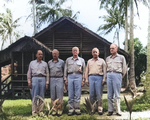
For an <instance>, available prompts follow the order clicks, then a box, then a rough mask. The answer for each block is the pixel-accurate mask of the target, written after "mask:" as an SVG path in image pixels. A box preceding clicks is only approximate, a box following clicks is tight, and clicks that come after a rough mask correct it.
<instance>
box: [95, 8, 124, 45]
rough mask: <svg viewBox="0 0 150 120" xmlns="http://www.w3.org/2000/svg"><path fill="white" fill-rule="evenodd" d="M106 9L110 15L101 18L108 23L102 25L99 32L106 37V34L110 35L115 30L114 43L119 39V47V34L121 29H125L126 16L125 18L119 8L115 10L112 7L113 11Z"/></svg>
mask: <svg viewBox="0 0 150 120" xmlns="http://www.w3.org/2000/svg"><path fill="white" fill-rule="evenodd" d="M105 9H106V11H107V13H108V15H104V16H102V17H99V18H102V19H103V20H104V21H105V22H106V23H105V24H103V25H101V26H100V27H99V28H98V31H102V32H101V33H102V34H105V35H106V34H108V33H110V32H111V31H112V30H113V29H115V33H114V41H113V43H114V42H115V39H116V38H117V40H118V46H119V45H120V43H119V32H120V30H121V29H124V28H125V20H124V16H123V14H122V12H120V11H119V8H118V7H115V8H113V7H112V8H111V9H109V8H105Z"/></svg>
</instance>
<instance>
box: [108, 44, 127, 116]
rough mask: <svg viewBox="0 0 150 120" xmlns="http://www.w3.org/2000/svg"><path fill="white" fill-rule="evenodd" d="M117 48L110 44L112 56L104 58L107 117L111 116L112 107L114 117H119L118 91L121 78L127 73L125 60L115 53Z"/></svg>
mask: <svg viewBox="0 0 150 120" xmlns="http://www.w3.org/2000/svg"><path fill="white" fill-rule="evenodd" d="M117 50H118V46H117V45H116V44H111V46H110V53H111V54H112V55H110V56H108V57H107V58H106V67H107V89H108V114H107V115H108V116H111V115H112V114H113V111H114V110H115V109H114V106H113V103H114V104H115V107H116V115H118V116H121V110H120V90H121V84H122V78H123V77H124V76H125V74H126V71H127V66H126V60H125V58H124V56H123V55H120V54H118V53H117Z"/></svg>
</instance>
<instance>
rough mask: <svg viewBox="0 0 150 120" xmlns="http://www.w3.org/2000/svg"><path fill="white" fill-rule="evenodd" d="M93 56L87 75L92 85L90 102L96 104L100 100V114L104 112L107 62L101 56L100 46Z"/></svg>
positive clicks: (87, 68)
mask: <svg viewBox="0 0 150 120" xmlns="http://www.w3.org/2000/svg"><path fill="white" fill-rule="evenodd" d="M92 55H93V58H92V59H90V60H88V62H87V67H86V72H85V77H86V83H89V87H90V102H91V103H92V104H94V103H95V102H96V101H98V114H100V115H102V114H103V105H102V93H103V86H102V84H103V83H105V78H106V63H105V61H104V60H103V59H102V58H99V50H98V48H93V50H92Z"/></svg>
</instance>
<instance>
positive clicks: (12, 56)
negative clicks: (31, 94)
mask: <svg viewBox="0 0 150 120" xmlns="http://www.w3.org/2000/svg"><path fill="white" fill-rule="evenodd" d="M11 74H14V53H13V52H12V54H11ZM13 79H14V76H13V75H12V76H11V80H12V81H13ZM13 84H14V83H12V86H11V89H12V98H13V99H14V98H15V96H14V95H15V94H14V89H13Z"/></svg>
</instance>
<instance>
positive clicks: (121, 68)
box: [106, 54, 127, 76]
mask: <svg viewBox="0 0 150 120" xmlns="http://www.w3.org/2000/svg"><path fill="white" fill-rule="evenodd" d="M106 68H107V72H111V71H113V72H120V73H122V74H123V76H124V75H125V74H126V72H127V65H126V60H125V58H124V56H123V55H120V54H117V55H116V56H115V57H114V58H112V55H110V56H108V57H107V58H106Z"/></svg>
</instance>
